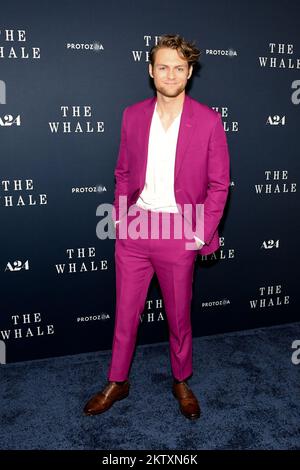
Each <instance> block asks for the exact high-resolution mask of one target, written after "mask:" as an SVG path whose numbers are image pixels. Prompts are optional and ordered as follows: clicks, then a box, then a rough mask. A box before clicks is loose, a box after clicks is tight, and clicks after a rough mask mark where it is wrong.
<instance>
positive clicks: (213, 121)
mask: <svg viewBox="0 0 300 470" xmlns="http://www.w3.org/2000/svg"><path fill="white" fill-rule="evenodd" d="M155 103H156V97H154V98H149V99H146V100H144V101H141V102H139V103H136V104H134V105H132V106H128V107H127V108H126V109H125V110H124V113H123V119H122V127H121V142H120V148H119V155H118V160H117V165H116V168H115V173H114V175H115V178H116V185H115V194H114V203H113V206H114V211H113V214H112V218H113V220H119V219H121V218H122V217H123V215H125V214H123V213H122V210H121V208H120V207H119V196H127V205H128V208H129V207H130V206H131V205H133V204H135V203H136V201H137V200H138V198H139V195H140V193H141V192H142V190H143V188H144V184H145V178H146V168H147V156H148V140H149V133H150V125H151V119H152V115H153V112H154V107H155ZM229 173H230V170H229V153H228V147H227V140H226V135H225V131H224V127H223V123H222V119H221V115H220V114H219V113H217V112H216V111H214V110H213V109H211V108H209V107H208V106H206V105H204V104H201V103H199V102H198V101H196V100H194V99H192V98H190V97H189V96H187V95H185V100H184V105H183V110H182V115H181V121H180V127H179V133H178V141H177V148H176V160H175V172H174V195H175V199H176V203H177V204H178V203H179V205H180V208H183V207H184V204H191V205H192V208H193V211H192V228H193V231H194V232H195V235H196V236H197V235H198V236H199V238H200V239H202V240H203V232H202V233H197V231H196V230H195V229H196V210H195V209H196V204H204V212H203V214H204V241H205V245H204V246H203V247H202V248H200V249H199V250H198V251H199V253H200V254H201V255H206V254H210V253H213V252H214V251H216V250H217V249H218V248H219V246H220V243H219V234H218V225H219V222H220V220H221V217H222V215H223V211H224V207H225V203H226V199H227V196H228V189H229V184H230V174H229Z"/></svg>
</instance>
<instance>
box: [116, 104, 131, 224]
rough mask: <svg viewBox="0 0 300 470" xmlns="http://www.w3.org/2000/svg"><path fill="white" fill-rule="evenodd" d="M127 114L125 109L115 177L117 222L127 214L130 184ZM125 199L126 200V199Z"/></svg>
mask: <svg viewBox="0 0 300 470" xmlns="http://www.w3.org/2000/svg"><path fill="white" fill-rule="evenodd" d="M126 113H127V108H125V110H124V112H123V116H122V124H121V141H120V146H119V153H118V159H117V164H116V167H115V171H114V176H115V191H114V202H113V211H112V219H113V220H114V221H117V220H119V219H121V218H122V216H123V215H124V212H126V207H127V202H126V207H124V201H125V200H126V201H127V194H128V191H127V182H128V173H129V168H128V158H127V157H128V156H127V137H126ZM124 197H125V198H126V199H124Z"/></svg>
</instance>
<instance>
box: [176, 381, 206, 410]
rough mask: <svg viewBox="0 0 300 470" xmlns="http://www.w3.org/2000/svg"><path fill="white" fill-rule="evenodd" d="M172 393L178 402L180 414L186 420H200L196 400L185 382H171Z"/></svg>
mask: <svg viewBox="0 0 300 470" xmlns="http://www.w3.org/2000/svg"><path fill="white" fill-rule="evenodd" d="M172 392H173V395H174V397H175V398H176V399H177V400H178V401H179V409H180V411H181V413H182V414H183V415H184V416H185V417H186V418H188V419H198V418H200V413H201V411H200V406H199V403H198V400H197V398H196V397H195V395H194V394H193V392H192V390H191V389H190V387H189V386H188V384H187V383H186V382H179V383H176V382H173V387H172Z"/></svg>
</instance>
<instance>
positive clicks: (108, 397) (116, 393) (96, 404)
mask: <svg viewBox="0 0 300 470" xmlns="http://www.w3.org/2000/svg"><path fill="white" fill-rule="evenodd" d="M129 387H130V384H129V382H128V380H126V381H125V382H124V383H121V384H118V383H117V382H108V384H107V385H106V387H105V388H104V389H103V390H102V391H101V392H98V393H97V394H96V395H94V396H93V397H92V398H91V399H90V400H89V401H88V402H87V404H86V405H85V407H84V409H83V412H84V414H86V415H88V416H90V415H98V414H99V413H104V411H106V410H108V409H109V408H110V407H111V406H112V405H113V404H114V403H115V401H117V400H123V398H126V397H127V396H128V394H129Z"/></svg>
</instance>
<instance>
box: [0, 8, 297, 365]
mask: <svg viewBox="0 0 300 470" xmlns="http://www.w3.org/2000/svg"><path fill="white" fill-rule="evenodd" d="M299 18H300V7H299V3H298V2H296V1H293V2H292V1H291V2H288V3H284V2H281V1H266V2H260V1H258V0H255V1H253V0H252V1H251V2H250V1H243V2H240V1H238V0H231V1H224V0H222V1H221V0H213V1H212V2H206V1H205V2H204V1H202V0H198V1H195V0H194V1H189V0H188V1H185V2H182V1H180V0H174V1H173V2H171V3H170V2H167V1H166V0H160V1H157V0H155V1H152V2H146V1H144V0H139V1H137V0H134V1H130V2H101V1H96V0H89V1H86V2H83V1H78V0H75V1H66V0H64V1H60V2H59V1H43V2H41V3H39V4H37V3H36V2H34V1H32V0H30V1H27V2H22V1H20V0H14V1H13V2H11V3H10V4H8V3H6V4H5V5H3V6H2V8H1V19H0V155H1V156H0V158H1V160H0V161H1V186H0V211H1V232H0V237H1V260H0V261H1V262H0V270H1V299H0V303H1V308H0V313H1V318H0V340H3V341H4V342H5V344H6V353H7V361H8V362H14V361H20V360H26V359H35V358H42V357H48V356H50V357H51V356H57V355H65V354H74V353H79V352H85V351H94V350H101V349H109V348H111V343H112V334H113V325H114V307H115V270H114V240H104V241H100V240H99V239H98V238H97V236H96V225H97V222H98V221H99V218H98V217H97V216H96V209H97V206H98V205H99V204H101V203H103V202H110V203H112V201H113V192H114V177H113V171H114V167H115V163H116V158H117V151H118V145H119V136H120V121H121V115H122V111H123V109H124V107H125V106H127V105H129V104H132V103H134V102H136V101H139V100H142V99H145V98H147V97H149V96H151V95H152V94H153V90H152V88H151V83H150V81H149V78H148V62H147V53H148V52H149V50H150V48H151V46H152V45H153V44H154V42H155V36H159V35H161V34H164V33H179V34H181V35H183V36H185V37H186V38H187V39H190V40H195V41H196V42H197V44H198V46H199V47H200V49H201V50H202V56H201V64H202V66H201V69H200V71H199V73H198V74H197V75H196V76H194V79H193V81H192V85H191V89H190V90H189V93H190V95H191V96H192V97H194V98H196V99H198V100H199V101H201V102H203V103H206V104H207V105H209V106H211V107H213V108H215V109H218V110H219V111H221V112H222V117H223V121H224V126H225V129H226V131H227V138H228V143H229V149H230V157H231V181H232V184H231V191H230V192H231V194H230V197H229V200H228V204H227V207H226V210H225V215H224V218H223V220H222V223H221V226H220V233H221V237H222V239H221V243H222V247H221V250H220V251H219V252H217V253H216V254H215V255H213V256H209V257H208V259H200V257H198V260H197V263H196V269H195V277H194V296H193V304H192V321H193V331H194V335H195V336H199V335H207V334H212V333H221V332H225V331H231V330H239V329H247V328H253V327H256V326H262V325H273V324H280V323H286V322H292V321H295V320H297V319H299V314H298V311H299V296H298V290H299V288H298V262H299V256H298V238H299V218H298V214H299V199H298V196H297V195H298V193H297V182H298V179H299V147H298V145H297V144H298V137H299V99H300V94H299V89H300V81H299V80H300V70H299V68H300V59H299V58H300V40H299V27H300V24H299V22H300V20H299ZM72 107H75V108H72ZM78 107H79V108H78ZM64 122H65V123H69V124H65V131H66V132H63V126H64ZM92 130H93V132H92ZM98 131H99V132H98ZM167 339H168V329H167V324H166V318H165V315H164V309H163V304H162V299H161V293H160V290H159V286H158V284H157V280H156V278H155V277H154V279H153V281H152V283H151V286H150V289H149V293H148V300H147V302H146V305H145V311H144V314H143V316H142V318H141V326H140V329H139V344H141V343H152V342H158V341H165V340H167Z"/></svg>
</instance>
